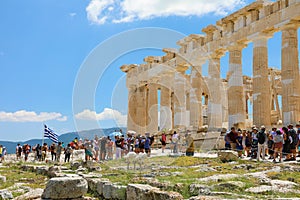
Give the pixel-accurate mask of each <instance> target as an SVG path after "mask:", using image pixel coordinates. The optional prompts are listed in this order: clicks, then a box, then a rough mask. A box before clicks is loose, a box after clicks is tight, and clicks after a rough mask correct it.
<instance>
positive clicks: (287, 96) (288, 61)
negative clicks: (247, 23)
mask: <svg viewBox="0 0 300 200" xmlns="http://www.w3.org/2000/svg"><path fill="white" fill-rule="evenodd" d="M297 29H298V27H297V26H296V25H294V26H293V25H290V26H287V27H284V29H283V30H282V46H281V82H282V93H283V94H282V113H283V124H284V125H288V124H290V123H293V124H296V123H298V121H299V120H300V76H299V51H298V33H297Z"/></svg>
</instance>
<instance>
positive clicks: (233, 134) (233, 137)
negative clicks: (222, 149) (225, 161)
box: [228, 127, 238, 151]
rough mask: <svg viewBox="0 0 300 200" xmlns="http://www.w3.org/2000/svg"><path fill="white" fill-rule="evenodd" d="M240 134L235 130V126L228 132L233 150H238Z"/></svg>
mask: <svg viewBox="0 0 300 200" xmlns="http://www.w3.org/2000/svg"><path fill="white" fill-rule="evenodd" d="M237 136H238V134H237V132H236V130H235V127H231V129H230V132H229V133H228V138H229V142H230V147H231V149H232V150H234V151H235V150H236V138H237Z"/></svg>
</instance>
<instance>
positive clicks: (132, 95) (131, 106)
mask: <svg viewBox="0 0 300 200" xmlns="http://www.w3.org/2000/svg"><path fill="white" fill-rule="evenodd" d="M136 105H137V88H136V87H134V86H131V87H129V88H128V113H127V130H133V131H137V129H136V128H137V127H136V125H137V118H136V114H137V113H136V112H137V109H136Z"/></svg>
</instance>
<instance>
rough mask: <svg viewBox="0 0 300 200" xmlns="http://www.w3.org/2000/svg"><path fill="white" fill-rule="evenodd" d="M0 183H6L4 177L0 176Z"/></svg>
mask: <svg viewBox="0 0 300 200" xmlns="http://www.w3.org/2000/svg"><path fill="white" fill-rule="evenodd" d="M0 182H3V183H4V182H6V177H5V176H1V175H0Z"/></svg>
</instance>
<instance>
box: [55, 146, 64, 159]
mask: <svg viewBox="0 0 300 200" xmlns="http://www.w3.org/2000/svg"><path fill="white" fill-rule="evenodd" d="M62 150H63V147H62V143H61V142H58V145H57V146H56V161H57V162H60V156H61V153H62Z"/></svg>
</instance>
